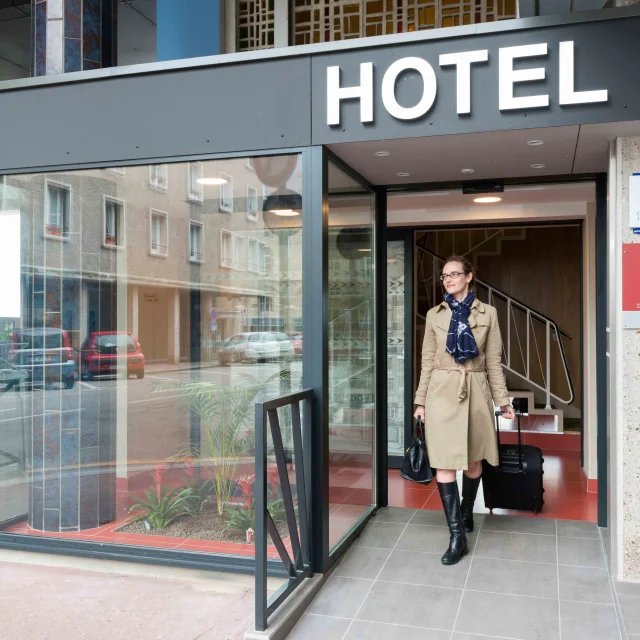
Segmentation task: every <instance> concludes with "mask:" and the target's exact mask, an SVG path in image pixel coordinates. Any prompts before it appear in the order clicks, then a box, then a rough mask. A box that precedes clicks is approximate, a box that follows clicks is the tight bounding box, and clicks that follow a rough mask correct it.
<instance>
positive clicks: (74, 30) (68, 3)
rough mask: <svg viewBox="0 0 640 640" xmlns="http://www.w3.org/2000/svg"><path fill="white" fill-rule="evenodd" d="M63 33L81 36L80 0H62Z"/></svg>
mask: <svg viewBox="0 0 640 640" xmlns="http://www.w3.org/2000/svg"><path fill="white" fill-rule="evenodd" d="M64 35H65V37H66V38H77V39H78V40H79V39H80V38H82V0H64ZM78 44H79V43H78ZM65 71H66V69H65Z"/></svg>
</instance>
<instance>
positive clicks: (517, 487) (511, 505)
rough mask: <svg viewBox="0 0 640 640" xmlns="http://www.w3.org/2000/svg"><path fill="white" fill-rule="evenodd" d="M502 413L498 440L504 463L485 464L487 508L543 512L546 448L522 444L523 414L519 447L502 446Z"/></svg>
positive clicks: (516, 445) (497, 426)
mask: <svg viewBox="0 0 640 640" xmlns="http://www.w3.org/2000/svg"><path fill="white" fill-rule="evenodd" d="M501 413H502V412H501V411H496V437H497V439H498V454H499V459H500V462H499V464H498V466H497V467H492V466H491V465H490V464H489V463H488V462H487V461H486V460H483V462H482V489H483V492H484V504H485V507H487V509H490V510H493V509H517V510H519V511H533V513H539V512H540V511H542V505H543V504H544V499H543V497H542V494H543V493H544V488H543V480H542V476H543V474H544V471H543V470H542V465H543V463H544V458H543V457H542V449H539V448H538V447H533V446H531V445H525V444H522V435H521V433H520V416H521V415H522V414H521V413H520V412H516V418H517V420H518V444H500V422H499V420H498V418H499V417H500V415H501Z"/></svg>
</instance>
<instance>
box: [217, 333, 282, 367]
mask: <svg viewBox="0 0 640 640" xmlns="http://www.w3.org/2000/svg"><path fill="white" fill-rule="evenodd" d="M293 356H294V349H293V345H292V344H291V340H289V337H288V336H287V335H286V334H284V333H277V332H273V331H255V332H252V333H238V334H237V335H235V336H232V337H231V338H229V339H228V340H227V341H226V342H225V343H224V345H223V346H222V348H221V349H220V351H219V354H218V358H219V360H220V364H221V365H226V364H229V363H230V362H266V361H267V360H280V359H283V360H287V361H291V360H292V359H293Z"/></svg>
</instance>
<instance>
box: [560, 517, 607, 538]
mask: <svg viewBox="0 0 640 640" xmlns="http://www.w3.org/2000/svg"><path fill="white" fill-rule="evenodd" d="M558 535H559V536H560V537H562V538H593V539H598V540H600V532H599V531H598V525H597V524H596V523H595V522H580V521H578V520H558Z"/></svg>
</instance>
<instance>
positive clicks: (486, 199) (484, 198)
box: [473, 196, 502, 204]
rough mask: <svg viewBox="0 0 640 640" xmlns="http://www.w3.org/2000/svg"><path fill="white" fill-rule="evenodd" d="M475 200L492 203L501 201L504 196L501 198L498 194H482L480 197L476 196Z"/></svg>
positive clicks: (480, 202) (479, 202)
mask: <svg viewBox="0 0 640 640" xmlns="http://www.w3.org/2000/svg"><path fill="white" fill-rule="evenodd" d="M473 201H474V202H477V203H478V204H491V203H493V202H501V201H502V198H499V197H498V196H481V197H479V198H474V199H473Z"/></svg>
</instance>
